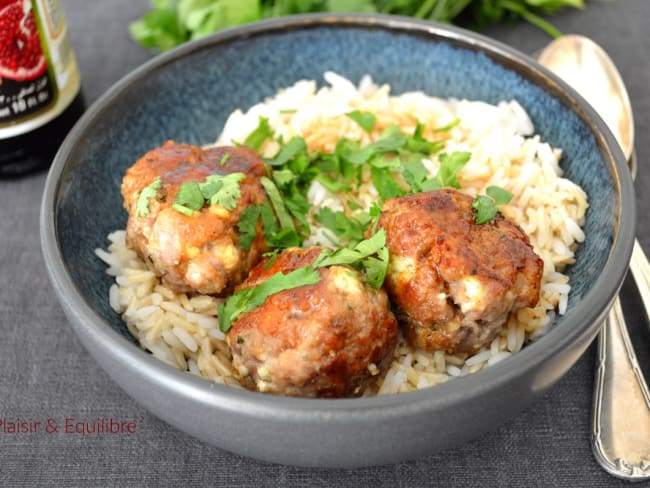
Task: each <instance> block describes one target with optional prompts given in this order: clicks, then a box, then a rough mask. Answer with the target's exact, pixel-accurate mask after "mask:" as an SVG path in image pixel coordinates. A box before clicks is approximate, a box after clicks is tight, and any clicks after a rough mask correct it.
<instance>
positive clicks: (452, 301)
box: [379, 190, 543, 353]
mask: <svg viewBox="0 0 650 488" xmlns="http://www.w3.org/2000/svg"><path fill="white" fill-rule="evenodd" d="M472 200H473V199H472V198H471V197H470V196H467V195H464V194H462V193H460V192H458V191H456V190H437V191H432V192H426V193H420V194H415V195H408V196H405V197H401V198H395V199H391V200H388V201H386V203H385V205H384V208H383V213H382V215H381V217H380V220H379V225H380V226H381V227H383V228H384V229H386V234H387V246H388V248H389V250H390V255H391V257H390V266H389V270H388V276H387V277H386V287H387V290H388V293H389V296H390V297H391V300H392V302H393V304H394V305H395V309H394V310H395V314H396V315H397V318H398V320H399V321H400V323H401V324H402V326H403V327H404V331H405V335H406V337H407V339H408V340H409V341H410V342H411V343H412V344H413V345H415V346H417V347H420V348H422V349H424V350H427V351H434V350H444V351H447V352H450V353H453V352H470V353H471V352H475V351H477V350H479V349H480V348H481V347H483V346H485V345H487V344H489V343H490V342H491V341H492V340H493V339H494V338H495V337H496V336H497V335H498V334H499V331H500V329H501V328H502V326H503V324H504V323H505V322H506V320H507V318H508V315H509V314H510V313H511V312H512V311H513V310H515V309H518V308H521V307H532V306H534V305H535V304H536V303H537V301H538V300H539V289H540V281H541V276H542V271H543V263H542V260H541V259H540V258H539V257H538V256H537V255H536V254H535V253H534V252H533V249H532V247H531V245H530V243H529V241H528V237H527V236H526V234H525V233H524V232H523V231H522V230H521V229H520V228H519V226H517V225H516V224H514V223H512V222H510V221H508V220H506V219H505V218H504V217H502V216H501V214H497V216H496V218H495V219H494V221H493V222H491V223H485V224H476V223H475V211H474V209H472Z"/></svg>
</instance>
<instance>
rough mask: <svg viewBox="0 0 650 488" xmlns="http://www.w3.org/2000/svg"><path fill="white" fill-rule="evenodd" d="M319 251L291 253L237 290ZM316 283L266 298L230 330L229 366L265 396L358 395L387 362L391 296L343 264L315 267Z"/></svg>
mask: <svg viewBox="0 0 650 488" xmlns="http://www.w3.org/2000/svg"><path fill="white" fill-rule="evenodd" d="M320 252H321V248H319V247H310V248H308V249H298V248H291V249H287V250H285V251H283V252H282V253H280V254H279V255H278V257H277V258H276V260H275V261H274V262H273V263H272V264H271V266H269V267H268V269H266V268H265V263H261V264H259V265H258V266H257V267H255V268H254V269H253V270H252V271H251V274H250V276H249V277H248V278H247V279H246V281H245V282H244V283H242V285H241V286H240V288H247V287H252V286H255V285H257V284H260V283H262V282H264V281H266V280H267V279H268V278H269V277H270V276H272V275H273V274H275V273H277V272H278V271H281V272H283V273H285V274H286V273H289V272H291V271H293V270H294V269H297V268H300V267H304V266H307V265H310V264H312V263H313V262H314V260H315V259H316V257H318V255H319V254H320ZM318 272H319V273H320V276H321V280H320V281H319V282H318V283H316V284H314V285H306V286H301V287H298V288H293V289H290V290H285V291H282V292H279V293H276V294H274V295H271V296H269V297H268V298H267V299H266V301H265V302H264V303H263V304H262V305H261V306H260V307H258V308H256V309H253V310H251V311H250V312H248V313H245V314H243V315H242V316H241V317H240V318H239V319H238V320H237V321H236V322H235V323H233V325H232V328H231V329H230V331H229V332H228V335H227V340H228V343H229V344H230V347H231V348H232V352H233V365H234V367H235V369H236V370H237V371H238V372H239V374H240V375H241V376H242V378H243V379H244V382H245V384H246V385H247V386H248V387H250V388H254V389H257V390H259V391H262V392H269V393H277V394H282V395H289V396H302V397H345V396H356V395H359V394H361V393H362V392H363V390H364V388H365V387H366V386H367V385H368V384H369V383H370V382H371V381H372V379H373V378H379V377H381V376H380V375H382V374H383V373H384V372H385V371H386V369H387V368H388V366H389V365H390V363H391V360H392V357H393V352H394V350H395V345H396V342H397V321H396V320H395V317H394V316H393V314H392V312H391V311H390V309H389V307H388V297H387V296H386V294H385V292H384V291H382V290H377V289H375V288H373V287H371V286H370V285H367V284H365V283H363V281H362V280H361V276H360V274H359V273H358V272H357V271H355V270H353V269H352V268H349V267H347V266H331V267H329V268H320V269H319V270H318Z"/></svg>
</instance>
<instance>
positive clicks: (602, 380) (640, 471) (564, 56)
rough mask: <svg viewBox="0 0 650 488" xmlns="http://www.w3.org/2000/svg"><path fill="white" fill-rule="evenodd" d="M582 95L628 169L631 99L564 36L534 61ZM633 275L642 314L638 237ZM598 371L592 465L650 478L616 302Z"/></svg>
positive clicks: (641, 407)
mask: <svg viewBox="0 0 650 488" xmlns="http://www.w3.org/2000/svg"><path fill="white" fill-rule="evenodd" d="M537 59H538V61H539V62H540V63H541V64H542V65H544V66H546V67H547V68H549V69H550V70H551V71H553V72H555V73H556V74H557V75H559V76H560V77H561V78H562V79H564V80H565V81H566V82H568V83H569V84H570V85H571V86H572V87H573V88H574V89H575V90H576V91H577V92H578V93H580V94H581V95H582V96H583V97H584V98H585V99H586V100H587V101H588V102H589V103H590V104H591V105H592V106H593V107H594V108H595V109H596V111H597V112H598V113H599V114H600V116H601V117H602V118H603V120H605V122H606V123H607V125H608V126H609V128H610V129H611V130H612V132H613V134H614V136H616V138H617V140H618V142H619V144H620V145H621V149H623V153H624V154H625V157H626V158H627V160H628V162H629V164H630V171H631V173H632V177H634V176H636V170H637V164H636V154H635V151H634V119H633V117H632V108H631V106H630V100H629V97H628V94H627V90H626V89H625V85H624V84H623V80H622V79H621V76H620V74H619V73H618V70H617V69H616V66H615V65H614V63H613V62H612V60H611V59H610V58H609V56H608V55H607V54H606V53H605V51H604V50H603V49H602V48H601V47H600V46H598V45H597V44H596V43H595V42H593V41H592V40H590V39H588V38H586V37H583V36H576V35H566V36H561V37H560V38H558V39H556V40H555V41H553V42H552V43H551V44H549V45H548V46H547V47H546V48H545V49H544V50H542V51H541V52H540V54H539V55H538V56H537ZM630 270H631V271H632V275H633V276H634V280H635V281H636V284H637V286H638V288H639V292H640V295H641V298H642V300H643V304H644V306H645V308H646V314H647V315H648V316H650V313H649V312H648V311H649V310H650V308H649V307H650V286H649V285H650V265H649V264H648V259H647V257H646V256H645V254H644V252H643V249H642V248H641V246H640V245H639V242H638V240H635V242H634V250H633V252H632V259H631V262H630ZM598 338H599V340H598V343H599V347H598V359H599V361H598V368H597V371H596V384H595V388H594V409H593V431H592V447H593V451H594V455H595V457H596V460H597V461H598V462H599V463H600V465H601V466H602V467H603V468H604V469H605V470H606V471H608V472H609V473H611V474H612V475H614V476H617V477H619V478H624V479H628V480H644V479H648V478H650V393H649V392H648V387H647V385H646V382H645V380H644V378H643V374H642V373H641V370H640V368H639V364H638V362H637V359H636V355H635V354H634V349H633V348H632V344H631V342H630V337H629V335H628V332H627V326H626V324H625V319H624V317H623V312H622V309H621V303H620V301H619V299H618V297H617V298H616V300H615V302H614V305H613V306H612V309H611V311H610V313H609V316H608V318H607V319H606V320H605V323H604V324H603V328H602V330H601V332H600V334H599V336H598Z"/></svg>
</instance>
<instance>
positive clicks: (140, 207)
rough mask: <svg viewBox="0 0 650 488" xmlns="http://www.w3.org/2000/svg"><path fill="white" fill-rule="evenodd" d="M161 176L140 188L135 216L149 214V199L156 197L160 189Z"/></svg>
mask: <svg viewBox="0 0 650 488" xmlns="http://www.w3.org/2000/svg"><path fill="white" fill-rule="evenodd" d="M160 185H161V183H160V176H159V177H158V178H156V179H155V180H153V181H152V182H151V183H150V184H149V185H147V186H145V187H144V188H143V189H142V190H140V194H139V195H138V200H137V201H136V202H135V216H136V217H145V216H147V215H149V199H150V198H155V197H156V195H157V193H158V190H159V189H160Z"/></svg>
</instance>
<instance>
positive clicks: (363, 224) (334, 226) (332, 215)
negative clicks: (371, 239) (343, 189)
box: [314, 207, 372, 244]
mask: <svg viewBox="0 0 650 488" xmlns="http://www.w3.org/2000/svg"><path fill="white" fill-rule="evenodd" d="M314 219H315V220H316V221H317V222H319V223H320V224H322V225H323V226H325V227H327V228H328V229H329V230H331V231H332V232H333V233H334V235H336V236H337V237H338V238H339V239H340V240H341V241H346V242H349V243H350V244H356V243H358V242H359V241H361V240H363V235H364V232H365V231H366V229H367V228H368V226H369V225H370V222H371V220H372V217H370V215H368V214H367V213H363V212H362V213H359V214H357V215H354V216H352V217H348V216H346V215H345V214H344V213H343V212H335V211H333V210H332V209H330V208H329V207H322V208H321V209H320V210H319V212H318V213H317V214H316V215H314Z"/></svg>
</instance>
